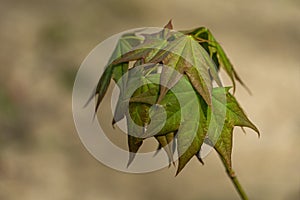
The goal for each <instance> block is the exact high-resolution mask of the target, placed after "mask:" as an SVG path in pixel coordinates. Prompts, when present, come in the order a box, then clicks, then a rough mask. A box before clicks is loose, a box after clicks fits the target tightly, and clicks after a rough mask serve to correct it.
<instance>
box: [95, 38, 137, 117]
mask: <svg viewBox="0 0 300 200" xmlns="http://www.w3.org/2000/svg"><path fill="white" fill-rule="evenodd" d="M140 40H141V38H139V37H137V36H135V35H134V34H125V35H123V36H122V37H121V38H120V39H119V40H118V43H117V45H116V48H115V50H114V52H113V54H112V56H111V57H110V59H109V62H108V65H107V67H106V68H105V70H104V73H103V75H102V76H101V77H100V79H99V81H98V84H97V87H96V89H95V93H94V94H92V96H91V98H90V100H91V99H92V98H93V97H94V96H96V95H98V98H97V101H96V107H95V112H97V110H98V107H99V105H100V103H101V101H102V99H103V97H104V95H105V94H106V92H107V89H108V86H109V84H110V80H111V79H113V80H114V81H115V82H118V80H119V79H120V78H121V77H122V76H123V75H124V74H125V73H126V72H127V70H128V63H120V64H118V65H111V62H112V61H113V60H115V59H117V58H119V57H120V56H121V55H123V54H124V53H127V52H128V51H130V50H131V49H132V48H133V47H134V46H136V45H138V44H139V43H140ZM123 80H124V81H123V83H122V84H125V82H126V79H125V78H124V79H123ZM119 87H122V85H119ZM120 91H122V90H120ZM90 100H89V101H90ZM117 108H118V105H117Z"/></svg>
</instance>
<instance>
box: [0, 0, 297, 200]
mask: <svg viewBox="0 0 300 200" xmlns="http://www.w3.org/2000/svg"><path fill="white" fill-rule="evenodd" d="M170 18H172V19H173V22H174V26H175V28H176V29H177V30H182V29H190V28H193V27H197V26H202V25H204V26H207V27H209V28H210V29H211V30H212V32H213V33H214V34H215V36H216V38H217V39H218V40H219V41H220V42H221V44H222V45H223V47H224V48H225V50H226V52H227V54H228V56H229V57H230V58H231V61H232V62H233V63H234V65H235V67H236V69H237V71H238V72H239V74H240V76H241V77H242V78H243V80H244V81H245V82H246V83H247V85H248V86H249V87H250V88H251V90H252V93H253V95H252V96H249V95H248V93H247V92H246V91H245V90H244V89H243V88H242V87H240V86H239V87H238V88H237V97H238V99H239V101H240V103H241V105H242V106H243V107H244V109H245V111H246V112H247V114H248V116H249V118H250V119H252V120H253V121H254V123H255V124H257V126H258V127H259V129H260V131H261V138H260V139H258V138H257V136H256V134H255V133H254V132H252V131H250V130H249V131H248V132H247V134H246V135H245V134H244V133H243V132H242V131H241V130H240V129H238V128H237V129H235V133H234V151H233V166H234V168H235V171H236V173H237V175H238V176H239V179H240V181H241V182H242V184H243V186H244V187H245V189H246V191H247V193H248V195H249V197H250V199H272V200H277V199H287V200H293V199H300V173H299V169H300V154H299V146H298V145H299V139H300V134H299V133H300V106H299V100H300V91H299V87H300V55H299V52H300V1H298V0H262V1H260V0H252V1H238V0H228V1H220V0H219V1H217V0H204V1H201V0H198V1H197V0H185V1H179V0H176V1H174V0H173V1H171V0H163V1H156V0H154V1H142V0H139V1H138V0H107V1H104V0H100V1H95V0H94V1H83V0H73V1H71V0H64V1H58V0H54V1H46V0H41V1H37V0H29V1H21V0H11V1H4V0H0V63H1V67H0V109H1V112H0V128H1V133H0V199H1V200H2V199H3V200H19V199H22V200H35V199H43V200H48V199H49V200H53V199H57V200H60V199H62V200H71V199H72V200H77V199H78V200H83V199H84V200H94V199H101V200H111V199H122V200H129V199H130V200H141V199H145V200H148V199H176V200H177V199H179V200H181V199H185V200H196V199H239V197H238V195H237V193H236V192H235V190H234V188H233V185H232V184H231V182H230V180H229V179H228V178H227V176H226V174H225V171H224V168H223V166H222V164H221V162H220V161H219V158H218V157H217V155H216V154H215V153H212V154H210V155H209V156H208V157H207V158H206V159H205V160H204V161H205V165H204V166H201V165H200V164H199V163H198V161H197V160H196V159H193V160H192V162H190V163H189V164H188V165H187V167H186V168H185V169H184V170H183V172H182V173H181V174H180V175H179V176H178V177H176V178H175V177H174V174H175V169H174V168H171V169H163V170H160V171H158V172H154V173H149V174H143V175H132V174H124V173H120V172H117V171H114V170H112V169H109V168H107V167H105V166H104V165H102V164H101V163H99V162H98V161H96V160H95V159H94V158H93V157H92V156H91V155H90V154H89V153H88V152H87V150H86V149H85V148H84V147H83V145H82V144H81V142H80V140H79V138H78V135H77V133H76V130H75V127H74V124H73V118H72V111H71V94H72V86H73V81H74V78H75V75H76V71H77V70H78V68H79V66H80V64H81V62H82V61H83V59H84V58H85V56H86V55H87V54H88V53H89V51H90V50H92V48H93V47H95V46H96V45H97V44H98V43H99V42H101V41H103V40H105V39H106V38H107V37H109V36H110V35H112V34H115V33H118V32H121V31H124V30H127V29H130V28H136V27H145V26H163V25H164V24H165V23H166V22H167V21H168V20H169V19H170Z"/></svg>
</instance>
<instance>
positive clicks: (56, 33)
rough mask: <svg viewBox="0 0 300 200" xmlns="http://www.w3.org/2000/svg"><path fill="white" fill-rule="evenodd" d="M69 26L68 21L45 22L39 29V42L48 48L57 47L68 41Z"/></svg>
mask: <svg viewBox="0 0 300 200" xmlns="http://www.w3.org/2000/svg"><path fill="white" fill-rule="evenodd" d="M69 35H70V27H69V25H68V23H66V22H62V21H59V20H57V21H53V22H50V23H47V24H45V25H44V26H43V27H42V28H41V30H40V34H39V37H40V42H41V43H42V45H43V46H45V47H46V48H48V49H52V50H53V49H58V48H61V47H63V46H64V45H66V44H67V43H68V41H69Z"/></svg>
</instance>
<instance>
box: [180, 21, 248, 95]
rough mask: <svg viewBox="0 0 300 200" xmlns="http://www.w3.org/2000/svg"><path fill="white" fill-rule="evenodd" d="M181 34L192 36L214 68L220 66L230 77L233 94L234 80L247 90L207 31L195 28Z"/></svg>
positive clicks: (223, 52)
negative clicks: (204, 51) (206, 53)
mask: <svg viewBox="0 0 300 200" xmlns="http://www.w3.org/2000/svg"><path fill="white" fill-rule="evenodd" d="M182 33H184V34H187V35H192V36H193V37H195V39H196V40H198V41H199V44H200V45H201V46H202V47H203V48H204V49H205V50H206V51H207V52H208V53H209V55H210V57H211V58H212V59H213V61H214V62H215V63H216V66H217V67H218V68H219V66H220V64H221V66H222V67H223V68H224V70H225V72H226V73H227V74H228V76H229V77H230V79H231V81H232V84H233V93H234V92H235V89H236V84H235V80H237V81H238V82H240V84H241V85H242V86H244V88H246V89H247V90H248V92H249V93H250V90H249V89H248V88H247V86H246V85H245V83H244V82H243V81H242V80H241V78H240V77H239V75H238V74H237V72H236V71H235V69H234V67H233V65H232V63H231V62H230V60H229V58H228V57H227V55H226V53H225V51H224V50H223V48H222V47H221V45H220V44H219V42H218V41H217V40H216V39H215V37H214V36H213V35H212V33H211V32H210V30H209V29H207V28H205V27H200V28H196V29H193V30H190V31H182Z"/></svg>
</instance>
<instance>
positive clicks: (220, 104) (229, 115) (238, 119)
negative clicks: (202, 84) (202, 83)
mask: <svg viewBox="0 0 300 200" xmlns="http://www.w3.org/2000/svg"><path fill="white" fill-rule="evenodd" d="M224 95H225V97H226V101H224V100H223V99H222V98H224ZM213 101H214V104H213V105H214V109H216V110H218V111H220V110H226V118H225V122H224V125H223V128H222V130H221V134H220V135H219V134H218V133H217V132H214V133H212V134H210V135H209V139H210V140H211V141H212V143H213V144H214V143H215V145H214V148H215V150H216V151H217V152H218V154H219V155H220V157H221V158H222V159H223V160H224V161H225V162H226V164H227V165H228V166H229V167H231V152H232V133H233V129H234V127H235V126H240V127H248V128H251V129H253V130H254V131H255V132H257V133H258V134H259V130H258V129H257V127H256V126H255V125H254V124H253V123H252V122H251V121H250V120H249V119H248V117H247V116H246V114H245V112H244V111H243V109H242V108H241V106H240V105H239V104H238V102H237V100H236V99H235V97H234V96H233V95H232V94H230V93H229V88H215V89H214V90H213ZM208 112H209V113H210V114H209V115H214V114H218V113H220V112H216V113H213V112H212V111H211V108H208ZM216 118H217V117H216V116H211V118H210V119H211V121H209V122H208V123H210V125H212V126H213V127H214V128H213V129H215V130H217V131H219V127H218V125H219V124H216V123H220V121H218V120H213V119H216ZM216 127H218V128H216Z"/></svg>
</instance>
